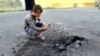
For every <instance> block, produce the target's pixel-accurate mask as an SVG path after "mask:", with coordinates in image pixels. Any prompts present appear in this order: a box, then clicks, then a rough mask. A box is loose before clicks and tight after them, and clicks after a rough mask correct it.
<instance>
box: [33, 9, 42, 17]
mask: <svg viewBox="0 0 100 56" xmlns="http://www.w3.org/2000/svg"><path fill="white" fill-rule="evenodd" d="M32 14H34V15H35V16H36V17H40V16H41V11H40V10H37V12H33V13H32Z"/></svg>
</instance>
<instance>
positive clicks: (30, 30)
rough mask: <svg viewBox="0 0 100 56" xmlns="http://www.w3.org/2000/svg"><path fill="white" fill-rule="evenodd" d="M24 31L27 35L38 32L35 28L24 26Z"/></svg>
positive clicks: (31, 35)
mask: <svg viewBox="0 0 100 56" xmlns="http://www.w3.org/2000/svg"><path fill="white" fill-rule="evenodd" d="M25 32H26V33H27V35H29V36H30V37H34V36H35V34H37V33H38V31H36V30H35V29H33V28H30V27H27V28H25Z"/></svg>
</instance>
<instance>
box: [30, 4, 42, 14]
mask: <svg viewBox="0 0 100 56" xmlns="http://www.w3.org/2000/svg"><path fill="white" fill-rule="evenodd" d="M38 10H40V12H41V13H42V12H43V8H42V7H41V6H40V5H34V6H33V8H32V11H31V12H37V11H38Z"/></svg>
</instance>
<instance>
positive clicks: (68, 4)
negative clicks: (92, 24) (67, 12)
mask: <svg viewBox="0 0 100 56" xmlns="http://www.w3.org/2000/svg"><path fill="white" fill-rule="evenodd" d="M35 2H36V4H40V5H41V6H42V7H43V8H73V7H84V8H91V7H95V3H96V0H35Z"/></svg>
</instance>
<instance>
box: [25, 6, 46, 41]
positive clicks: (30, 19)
mask: <svg viewBox="0 0 100 56" xmlns="http://www.w3.org/2000/svg"><path fill="white" fill-rule="evenodd" d="M42 12H43V9H42V7H41V6H40V5H35V6H34V7H33V9H32V11H31V14H30V15H28V16H27V17H26V19H25V27H24V29H25V32H26V33H27V34H28V35H29V36H30V37H31V38H35V37H37V38H40V39H42V40H44V39H45V37H43V36H42V32H44V31H45V30H47V28H48V24H43V23H42V22H41V19H40V18H39V17H40V16H41V13H42Z"/></svg>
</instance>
